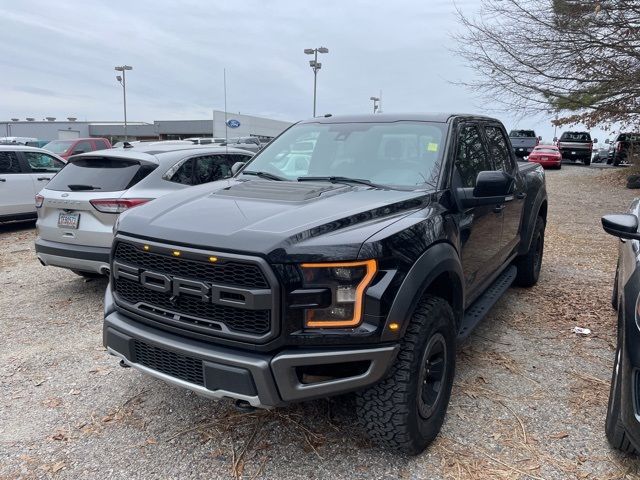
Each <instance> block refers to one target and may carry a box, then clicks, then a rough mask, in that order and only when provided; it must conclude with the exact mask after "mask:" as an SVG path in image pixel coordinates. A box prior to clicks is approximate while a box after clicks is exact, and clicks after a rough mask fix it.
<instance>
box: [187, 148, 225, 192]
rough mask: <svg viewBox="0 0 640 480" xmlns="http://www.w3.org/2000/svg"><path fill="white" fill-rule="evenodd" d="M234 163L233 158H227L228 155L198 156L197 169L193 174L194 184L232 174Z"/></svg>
mask: <svg viewBox="0 0 640 480" xmlns="http://www.w3.org/2000/svg"><path fill="white" fill-rule="evenodd" d="M232 165H233V163H232V160H231V159H227V156H226V155H207V156H206V157H198V158H197V163H196V170H195V172H194V176H193V184H194V185H200V184H201V183H208V182H215V181H216V180H221V179H223V178H229V177H230V176H231V167H232Z"/></svg>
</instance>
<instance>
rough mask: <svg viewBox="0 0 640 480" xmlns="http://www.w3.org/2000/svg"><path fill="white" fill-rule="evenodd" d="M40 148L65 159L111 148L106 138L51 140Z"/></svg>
mask: <svg viewBox="0 0 640 480" xmlns="http://www.w3.org/2000/svg"><path fill="white" fill-rule="evenodd" d="M42 148H44V149H45V150H49V151H50V152H53V153H55V154H56V155H59V156H61V157H62V158H65V159H66V158H69V157H70V156H71V155H79V154H81V153H86V152H93V151H96V150H105V149H107V148H111V143H109V140H107V139H106V138H76V139H74V140H53V141H51V142H49V143H47V144H46V145H45V146H44V147H42Z"/></svg>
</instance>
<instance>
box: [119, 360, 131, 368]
mask: <svg viewBox="0 0 640 480" xmlns="http://www.w3.org/2000/svg"><path fill="white" fill-rule="evenodd" d="M120 366H121V367H122V368H131V365H127V364H126V362H125V361H124V360H120Z"/></svg>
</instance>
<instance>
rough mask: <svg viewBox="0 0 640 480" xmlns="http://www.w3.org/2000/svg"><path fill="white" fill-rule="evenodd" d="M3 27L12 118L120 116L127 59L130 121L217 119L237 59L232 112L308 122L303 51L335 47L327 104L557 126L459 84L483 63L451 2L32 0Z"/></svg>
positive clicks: (2, 19) (5, 112)
mask: <svg viewBox="0 0 640 480" xmlns="http://www.w3.org/2000/svg"><path fill="white" fill-rule="evenodd" d="M456 3H457V5H458V7H459V8H461V9H462V10H463V11H465V13H467V12H470V13H472V12H474V11H476V10H477V8H478V6H479V0H457V2H456ZM374 5H375V6H374ZM0 26H1V28H0V72H2V74H0V92H1V93H2V97H1V98H2V101H1V102H0V121H6V120H8V119H10V118H12V117H18V118H20V119H24V118H25V117H36V118H37V119H42V118H44V117H45V116H54V117H57V118H58V119H64V118H65V117H68V116H75V117H78V118H79V119H81V120H85V119H86V120H121V118H122V89H121V87H120V85H119V84H118V83H117V82H116V79H115V72H114V71H113V67H114V66H115V65H122V64H128V65H132V66H133V68H134V69H133V71H131V72H128V73H129V74H128V76H127V107H128V108H127V112H128V118H129V120H131V121H149V122H151V121H153V120H168V119H204V118H210V117H211V110H212V109H214V108H215V109H219V110H222V109H223V107H224V95H223V80H222V79H223V69H224V68H226V71H227V107H228V110H229V111H230V112H241V113H246V114H254V115H261V116H266V117H272V118H278V119H283V120H289V121H295V120H299V119H302V118H306V117H310V116H311V114H312V101H313V96H312V95H313V73H312V71H311V68H310V67H309V64H308V61H309V59H310V57H309V56H307V55H304V53H303V52H302V50H303V49H304V48H313V47H320V46H325V47H327V48H328V49H329V53H328V54H326V55H321V59H320V60H321V61H322V70H321V71H320V72H319V73H318V114H324V113H332V114H341V113H360V112H368V111H371V109H372V104H371V101H370V100H369V97H371V96H372V95H375V96H377V95H378V94H379V92H380V90H382V96H383V107H384V110H385V111H386V112H403V111H410V112H428V111H456V112H470V113H490V114H492V115H494V116H497V117H498V118H500V119H501V120H503V121H504V123H505V125H506V127H507V129H511V128H535V129H536V131H537V133H538V134H540V135H543V136H544V138H545V140H550V139H551V138H552V137H553V127H551V125H550V123H549V120H548V119H542V118H535V119H518V118H516V117H515V116H513V115H509V114H508V113H500V112H495V108H496V107H497V106H496V105H491V104H486V103H485V102H483V101H482V99H479V98H477V97H475V96H474V93H473V92H470V91H468V90H466V89H464V88H463V87H460V86H457V85H455V84H454V83H452V82H455V81H457V80H460V79H464V78H465V77H466V76H469V75H472V74H473V72H471V71H469V70H468V69H466V68H465V66H464V64H463V62H462V60H461V59H460V58H457V57H456V56H455V55H454V54H453V53H452V52H451V51H450V47H451V43H452V40H451V33H452V32H453V31H454V30H456V29H457V28H458V25H457V23H456V16H455V10H454V6H453V2H452V1H451V0H428V1H426V0H415V1H408V0H395V1H393V2H370V1H361V0H348V1H345V0H323V1H321V2H310V1H301V0H270V1H264V0H237V1H234V2H230V1H222V0H218V1H217V2H215V3H214V2H213V1H204V0H203V1H190V0H181V1H173V2H163V1H146V0H145V1H142V0H129V1H126V2H125V1H120V0H110V1H92V0H87V1H85V2H77V1H74V2H69V1H66V2H65V1H55V2H53V1H51V0H22V1H20V2H11V4H10V6H9V2H2V3H0Z"/></svg>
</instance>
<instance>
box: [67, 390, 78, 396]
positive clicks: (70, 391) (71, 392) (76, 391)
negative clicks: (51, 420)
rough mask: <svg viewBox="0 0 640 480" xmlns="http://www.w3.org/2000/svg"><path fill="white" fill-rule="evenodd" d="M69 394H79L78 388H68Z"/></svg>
mask: <svg viewBox="0 0 640 480" xmlns="http://www.w3.org/2000/svg"><path fill="white" fill-rule="evenodd" d="M69 395H80V390H75V389H71V390H69Z"/></svg>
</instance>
